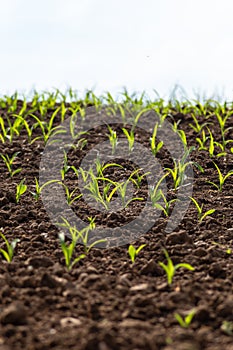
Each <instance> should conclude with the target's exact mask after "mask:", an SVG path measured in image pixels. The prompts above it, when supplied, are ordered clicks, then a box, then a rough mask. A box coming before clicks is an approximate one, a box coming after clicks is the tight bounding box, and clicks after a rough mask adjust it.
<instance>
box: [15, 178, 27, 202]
mask: <svg viewBox="0 0 233 350" xmlns="http://www.w3.org/2000/svg"><path fill="white" fill-rule="evenodd" d="M24 181H25V179H23V180H21V181H20V183H19V184H18V185H17V186H16V195H15V199H16V203H18V202H19V200H20V197H21V196H22V195H23V194H24V193H25V192H26V191H27V185H25V184H24Z"/></svg>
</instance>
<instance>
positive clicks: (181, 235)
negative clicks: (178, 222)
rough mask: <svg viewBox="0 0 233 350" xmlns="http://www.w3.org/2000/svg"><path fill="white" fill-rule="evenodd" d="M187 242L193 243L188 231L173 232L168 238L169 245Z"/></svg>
mask: <svg viewBox="0 0 233 350" xmlns="http://www.w3.org/2000/svg"><path fill="white" fill-rule="evenodd" d="M185 243H188V244H192V243H193V240H192V238H191V237H189V235H188V234H187V233H186V231H180V232H173V233H171V234H170V235H169V236H168V237H167V239H166V244H167V245H176V244H185Z"/></svg>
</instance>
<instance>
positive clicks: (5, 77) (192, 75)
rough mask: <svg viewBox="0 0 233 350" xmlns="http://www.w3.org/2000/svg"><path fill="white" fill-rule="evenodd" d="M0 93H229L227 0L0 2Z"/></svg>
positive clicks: (231, 46)
mask: <svg viewBox="0 0 233 350" xmlns="http://www.w3.org/2000/svg"><path fill="white" fill-rule="evenodd" d="M0 13H1V21H0V34H1V49H0V50H1V56H0V60H1V61H0V62H1V64H0V94H1V95H2V94H5V93H13V92H14V91H15V90H18V91H19V92H24V93H29V92H30V90H31V89H33V88H36V89H37V90H38V91H40V90H45V89H47V90H48V89H49V90H51V89H52V88H53V87H55V88H59V89H61V90H63V91H65V89H66V88H67V87H69V86H71V87H72V88H74V89H76V90H79V91H85V90H86V89H94V92H96V93H97V94H99V93H102V92H104V91H110V92H112V93H113V94H116V93H117V92H120V91H122V89H123V87H126V88H127V89H128V90H129V91H130V92H134V91H138V92H142V91H144V90H145V91H146V92H148V93H149V94H150V93H151V92H152V91H153V89H156V90H157V91H158V93H159V94H160V96H161V97H164V96H165V95H167V94H169V93H170V92H171V90H172V88H173V87H174V86H175V84H179V85H181V86H182V87H183V88H184V89H185V90H186V91H187V94H188V97H191V94H192V93H193V92H199V93H200V94H201V95H203V94H204V93H205V94H206V95H207V97H210V95H211V94H213V93H215V94H216V93H217V94H219V95H224V96H226V98H227V99H231V97H233V22H232V18H233V1H232V0H221V1H220V0H195V1H194V0H144V1H142V0H140V1H139V0H117V1H113V0H98V1H97V0H67V1H64V0H40V1H32V0H1V1H0Z"/></svg>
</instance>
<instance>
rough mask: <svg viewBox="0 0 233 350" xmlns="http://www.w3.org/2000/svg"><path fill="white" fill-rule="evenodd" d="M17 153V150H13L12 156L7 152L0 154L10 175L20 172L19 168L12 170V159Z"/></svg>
mask: <svg viewBox="0 0 233 350" xmlns="http://www.w3.org/2000/svg"><path fill="white" fill-rule="evenodd" d="M18 154H19V152H15V153H14V154H13V156H12V157H9V155H8V154H6V155H4V154H0V155H1V157H2V159H3V161H4V163H5V165H6V167H7V169H8V171H9V174H10V176H11V177H13V176H14V175H15V174H18V173H20V171H21V170H22V169H21V168H18V169H16V170H13V165H14V160H15V158H16V157H17V155H18Z"/></svg>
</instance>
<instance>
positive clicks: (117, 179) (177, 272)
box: [0, 90, 233, 350]
mask: <svg viewBox="0 0 233 350" xmlns="http://www.w3.org/2000/svg"><path fill="white" fill-rule="evenodd" d="M143 110H145V111H148V110H153V111H154V112H156V114H157V115H158V116H159V118H160V122H161V124H162V122H163V120H167V121H168V122H169V123H170V125H172V127H173V132H174V133H176V134H177V135H179V137H180V139H181V140H182V143H183V145H184V148H185V149H186V150H188V152H189V156H190V159H191V162H192V167H193V172H194V188H193V193H192V196H191V198H189V199H188V200H189V201H190V204H189V207H188V209H187V211H186V213H185V216H184V218H183V220H182V221H181V222H180V223H179V225H178V227H176V229H175V231H174V232H172V233H166V231H165V227H166V224H167V222H168V221H169V217H170V216H171V213H172V210H173V208H174V205H175V204H176V199H177V192H178V191H179V188H180V187H181V186H182V181H183V178H182V174H183V173H182V168H181V167H179V166H180V164H177V163H176V162H175V161H174V159H172V158H171V157H170V156H169V154H168V152H167V150H166V144H163V141H162V140H157V139H156V128H158V124H157V125H155V128H154V129H153V130H148V132H147V131H145V130H137V126H135V129H134V130H133V131H132V129H131V128H129V127H128V126H127V125H124V123H123V122H122V124H117V125H116V124H114V123H112V124H111V121H112V122H113V121H114V115H115V114H116V113H120V114H121V116H122V120H123V119H124V117H125V116H126V115H130V116H131V117H133V118H136V117H137V115H138V114H139V113H140V112H141V111H143ZM89 113H95V114H96V115H98V113H99V116H100V118H101V113H104V114H106V115H109V125H105V126H103V127H101V128H96V129H93V130H90V132H89V133H87V134H83V135H79V137H78V138H77V139H76V143H75V146H74V147H71V149H70V151H69V152H67V154H64V166H63V168H62V169H61V180H60V186H62V188H63V190H64V191H65V193H66V196H67V202H68V204H69V205H70V206H71V208H72V209H73V211H74V212H75V213H76V215H78V216H79V217H80V218H82V219H83V220H85V221H86V222H87V228H88V229H90V230H91V229H92V230H94V229H95V227H100V226H101V225H102V226H103V227H110V228H111V227H112V228H113V227H120V226H123V225H125V224H126V223H128V222H130V220H132V218H135V217H137V215H139V213H140V211H141V210H142V208H143V205H144V204H145V196H147V195H148V193H149V192H150V195H151V198H152V199H153V201H152V202H153V205H154V208H157V210H159V211H160V212H161V214H160V216H159V218H158V220H157V221H156V223H155V224H154V226H153V227H152V228H151V229H150V230H149V231H148V232H145V234H143V235H141V236H140V237H138V239H137V240H135V241H129V242H128V244H124V245H123V246H118V247H112V248H109V249H102V248H99V247H98V244H99V243H100V242H98V241H97V238H96V241H94V242H92V243H93V244H92V245H90V244H89V242H88V241H87V240H86V241H85V237H86V238H87V236H88V229H87V230H86V231H85V230H84V231H83V232H82V233H80V232H78V231H77V230H75V228H74V227H73V228H72V227H70V228H69V229H70V233H72V234H73V240H72V241H71V240H69V239H66V238H65V236H64V235H62V234H61V233H60V234H59V230H58V227H57V226H55V225H54V223H52V222H51V221H50V218H49V216H48V214H47V212H46V210H45V208H44V205H43V202H42V200H41V190H42V189H41V188H40V185H39V182H38V181H39V166H40V159H41V155H42V153H43V150H44V148H45V145H46V143H47V142H48V141H49V137H50V136H51V135H53V134H54V133H56V132H58V131H59V127H58V126H59V125H60V123H61V122H62V121H64V120H65V119H66V118H68V117H71V116H76V115H77V116H78V117H79V118H80V119H82V118H85V115H87V114H89ZM74 118H75V117H74ZM232 127H233V103H227V102H226V103H220V102H218V101H215V100H206V101H204V102H200V101H197V100H192V101H188V100H187V101H178V100H176V99H173V100H171V101H169V102H165V101H163V100H162V99H161V98H156V99H155V100H154V101H152V100H149V99H147V98H146V96H145V95H142V96H136V95H129V94H128V93H127V92H124V93H123V95H122V99H121V101H120V102H116V101H114V99H113V98H112V96H111V95H110V94H106V95H104V96H102V97H98V96H95V95H94V94H93V93H92V92H88V93H87V94H86V96H85V98H82V99H79V98H78V97H77V95H76V94H75V93H74V92H73V91H72V90H70V91H69V92H68V93H67V94H66V95H64V94H61V93H60V92H59V91H56V92H55V93H44V94H38V93H36V92H35V94H34V96H32V97H31V99H30V100H29V99H22V98H19V97H18V95H17V94H15V95H13V96H4V97H2V98H1V99H0V155H1V156H0V228H1V231H0V232H1V236H0V249H1V250H0V252H1V260H0V349H1V350H10V349H14V350H18V349H27V350H29V349H37V350H46V349H61V350H64V349H83V350H84V349H85V350H92V349H93V350H114V349H115V350H118V349H127V350H128V349H132V350H136V349H146V350H157V349H164V350H170V349H178V350H204V349H206V350H215V349H222V350H223V349H226V350H227V349H228V350H232V349H233V294H232V292H233V269H232V268H233V215H232V213H233V176H232V172H231V171H232V170H233V129H232ZM57 136H59V133H57ZM153 136H154V137H153ZM119 137H124V138H125V140H127V141H128V144H129V151H132V152H133V147H134V141H135V140H136V141H137V142H140V143H142V144H143V145H144V147H147V148H148V150H150V151H151V153H152V154H153V156H154V157H156V158H157V159H158V160H159V162H160V163H161V165H162V168H163V170H164V174H166V175H165V176H164V179H165V180H166V183H167V186H168V190H167V193H166V195H164V193H163V192H162V190H160V189H159V186H157V187H156V184H155V187H154V188H153V189H149V188H148V185H147V181H146V175H145V172H146V171H147V170H146V169H137V168H136V167H135V164H132V163H130V162H127V160H124V159H116V161H115V165H114V164H110V165H107V164H99V163H98V160H97V162H96V164H95V166H96V167H97V170H98V176H95V175H94V174H93V173H91V172H90V173H89V174H87V173H85V171H83V172H82V169H79V165H80V161H81V159H82V158H83V157H84V156H85V154H86V153H87V152H88V151H90V150H91V148H92V147H93V146H95V145H96V144H98V143H100V142H103V141H106V140H107V141H109V144H110V145H111V147H112V151H113V153H114V150H115V149H117V147H118V139H119ZM51 162H53V159H51ZM110 163H112V161H111V162H110ZM144 175H145V176H144ZM161 176H162V174H161ZM78 177H82V179H83V181H84V182H85V181H87V178H89V180H90V181H89V182H88V181H87V184H86V189H87V190H88V191H89V192H90V195H92V200H96V201H97V202H98V204H99V205H100V206H103V207H104V208H105V209H106V212H105V213H103V212H100V211H98V210H96V209H93V208H91V207H90V206H89V205H88V204H87V203H86V202H85V201H84V200H83V198H82V194H81V192H80V190H79V188H78V181H77V179H78ZM54 180H56V179H54ZM124 181H125V182H124ZM126 183H127V184H130V185H131V186H133V189H134V198H133V200H132V201H127V200H126V197H125V195H124V190H125V189H126V185H125V184H126ZM124 185H125V187H124ZM153 191H154V192H153ZM114 198H120V199H121V201H122V204H123V209H122V211H118V212H117V213H112V212H108V208H109V206H110V204H111V201H112V200H113V199H114ZM55 205H57V206H58V207H59V203H55ZM63 224H64V225H69V223H67V222H65V220H64V222H63ZM88 225H89V226H88ZM85 235H86V236H85ZM102 238H104V237H102ZM80 239H81V240H82V242H81V243H80ZM98 239H101V237H98Z"/></svg>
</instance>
